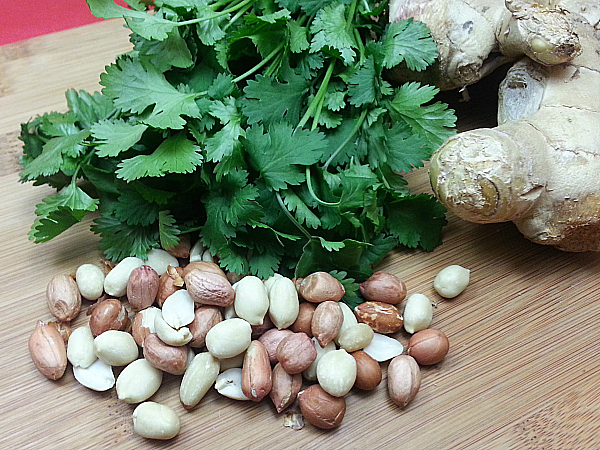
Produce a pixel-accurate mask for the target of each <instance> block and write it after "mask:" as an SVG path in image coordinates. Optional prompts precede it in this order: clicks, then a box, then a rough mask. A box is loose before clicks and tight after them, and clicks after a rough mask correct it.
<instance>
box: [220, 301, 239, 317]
mask: <svg viewBox="0 0 600 450" xmlns="http://www.w3.org/2000/svg"><path fill="white" fill-rule="evenodd" d="M235 317H237V314H236V313H235V308H234V307H233V303H232V304H231V305H229V306H226V307H224V308H223V318H224V319H225V320H227V319H233V318H235Z"/></svg>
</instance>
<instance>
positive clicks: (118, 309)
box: [29, 242, 470, 439]
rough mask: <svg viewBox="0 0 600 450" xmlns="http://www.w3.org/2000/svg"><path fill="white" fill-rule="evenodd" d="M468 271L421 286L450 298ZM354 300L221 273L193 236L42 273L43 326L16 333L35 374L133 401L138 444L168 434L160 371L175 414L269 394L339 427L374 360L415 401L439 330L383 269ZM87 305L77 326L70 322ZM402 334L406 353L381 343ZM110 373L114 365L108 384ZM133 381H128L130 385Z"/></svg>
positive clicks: (173, 418) (449, 270) (438, 343)
mask: <svg viewBox="0 0 600 450" xmlns="http://www.w3.org/2000/svg"><path fill="white" fill-rule="evenodd" d="M469 273H470V272H469V270H468V269H465V268H463V267H461V266H458V265H452V266H448V267H446V268H444V269H442V270H441V271H440V272H439V273H438V274H437V276H436V277H435V280H434V288H435V290H436V291H437V292H438V293H439V294H440V295H441V296H443V297H446V298H451V297H455V296H457V295H458V294H459V293H461V292H462V291H463V290H464V289H465V288H466V286H467V284H468V282H469ZM360 294H361V297H362V299H364V302H363V303H360V304H359V305H358V306H357V307H356V308H354V309H351V308H350V307H349V306H348V305H347V304H346V303H344V302H343V301H342V299H343V297H344V295H345V290H344V286H343V285H342V283H341V282H340V281H338V280H337V279H336V278H335V277H333V276H332V275H331V274H329V273H327V272H315V273H312V274H310V275H308V276H306V277H304V278H301V279H296V280H292V279H290V278H287V277H284V276H282V275H279V274H275V275H274V276H272V277H270V278H269V279H267V280H261V279H259V278H258V277H256V276H252V275H247V276H243V277H241V276H238V275H236V274H234V273H225V272H224V271H223V270H222V269H221V267H220V266H219V265H218V263H217V262H215V260H213V258H212V257H211V256H210V254H209V253H207V252H206V250H205V249H203V248H202V245H201V243H200V242H197V243H196V244H195V245H193V246H192V245H189V242H188V244H187V246H186V245H185V243H183V244H182V245H181V246H179V247H178V248H175V249H171V250H170V251H169V252H167V251H164V250H158V249H155V250H151V251H150V252H149V254H148V255H147V259H145V260H142V259H140V258H136V257H128V258H125V259H123V260H122V261H120V262H119V263H118V264H116V265H114V266H111V267H108V266H107V265H104V266H103V267H102V268H101V267H99V266H96V265H94V264H83V265H82V266H80V267H79V268H78V269H77V271H76V273H75V274H74V275H63V274H59V275H56V276H54V277H53V278H52V280H51V281H50V282H49V284H48V287H47V290H46V299H47V303H48V307H49V310H50V312H51V313H52V315H53V316H54V317H55V318H56V319H57V320H56V321H51V322H47V323H44V322H43V321H38V323H37V324H36V326H35V328H34V331H33V332H32V334H31V336H30V339H29V351H30V355H31V357H32V360H33V362H34V364H35V366H36V368H37V369H38V370H39V371H40V372H41V373H42V374H43V375H44V376H45V377H47V378H49V379H52V380H57V379H59V378H60V377H62V376H63V375H64V373H65V371H66V369H67V366H68V364H69V363H70V365H71V366H72V370H73V375H74V378H75V379H76V380H77V381H78V382H79V383H81V384H82V385H83V386H85V387H87V388H89V389H93V390H96V391H107V390H110V389H112V388H114V389H115V391H116V395H117V397H118V399H119V400H121V401H123V402H126V403H131V404H137V405H138V406H137V407H136V408H135V410H134V412H133V416H132V419H133V430H134V432H135V433H137V434H139V435H140V436H143V437H145V438H149V439H171V438H173V437H174V436H176V435H177V434H178V433H179V431H180V426H181V424H180V418H179V417H178V415H177V413H176V412H175V411H174V410H173V409H172V408H170V407H168V406H166V405H163V404H159V403H156V402H153V401H151V400H149V399H150V398H151V397H152V396H153V395H154V394H155V393H156V392H157V391H158V389H159V388H160V386H161V383H162V379H163V373H165V372H166V373H169V374H173V375H178V376H181V382H180V388H179V396H180V401H181V404H182V405H183V407H184V408H185V409H186V410H191V409H193V408H194V407H196V405H198V404H199V403H200V402H201V400H202V398H203V397H204V396H205V394H206V393H207V392H208V391H209V389H210V388H211V387H214V388H215V389H216V390H217V391H218V392H219V393H220V394H222V395H224V396H227V397H229V398H232V399H235V400H243V401H255V402H259V401H261V400H263V399H264V398H268V399H270V401H271V402H272V403H273V406H274V408H275V409H276V411H277V412H278V413H281V412H283V411H286V410H288V409H289V408H290V406H292V405H293V404H297V405H298V407H299V410H300V413H301V415H296V416H299V417H296V421H295V422H294V423H293V424H292V425H290V426H292V427H294V428H301V427H302V426H303V422H304V421H306V422H308V423H310V424H311V425H313V426H316V427H318V428H322V429H331V428H335V427H337V426H339V425H340V423H341V422H342V419H343V418H344V414H345V412H346V402H345V400H344V396H345V395H346V394H347V393H348V392H350V391H351V389H353V388H356V389H360V390H365V391H371V390H374V389H375V388H376V387H377V386H378V385H379V384H380V383H381V381H382V378H383V377H382V367H381V363H382V362H384V361H389V364H388V366H387V388H388V389H387V390H388V393H389V397H390V399H391V400H392V401H393V402H394V403H395V404H396V405H398V407H400V408H404V407H406V405H408V404H409V403H410V402H411V401H412V400H413V399H414V397H415V396H416V394H417V392H418V390H419V387H420V384H421V374H420V366H421V365H432V364H437V363H439V362H441V361H442V360H443V359H444V358H445V356H446V354H447V353H448V350H449V342H448V338H447V337H446V335H445V334H444V333H443V332H441V331H439V330H436V329H433V328H429V326H430V325H431V323H432V318H433V304H432V302H431V301H430V300H429V299H428V298H427V297H426V296H425V295H423V294H412V295H410V296H407V295H406V294H407V292H406V287H405V285H404V283H403V282H402V281H401V280H400V279H399V278H398V277H396V276H395V275H393V274H390V273H387V272H382V271H379V272H375V273H374V274H373V275H372V276H371V277H370V278H369V279H368V280H366V281H364V282H363V283H361V284H360ZM84 300H86V301H92V302H93V301H95V303H93V304H90V305H89V306H88V308H87V315H88V316H89V320H88V322H87V324H86V325H81V326H78V327H77V328H75V329H71V327H70V323H71V321H73V320H74V319H75V318H77V317H78V316H79V314H80V312H81V311H82V305H83V301H84ZM402 328H403V329H404V330H405V331H406V332H408V333H410V334H411V337H410V340H409V342H408V345H407V348H406V351H405V349H404V346H403V345H402V344H401V343H400V342H399V341H398V339H396V338H395V337H393V336H392V335H393V334H394V333H397V332H399V331H400V330H401V329H402ZM113 367H122V370H120V372H119V375H118V377H115V375H114V371H113ZM140 379H143V380H145V382H144V383H140V382H139V380H140Z"/></svg>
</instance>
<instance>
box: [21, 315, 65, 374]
mask: <svg viewBox="0 0 600 450" xmlns="http://www.w3.org/2000/svg"><path fill="white" fill-rule="evenodd" d="M28 345H29V354H30V355H31V359H32V360H33V364H35V367H36V369H37V370H38V371H39V372H40V373H41V374H42V375H44V376H45V377H46V378H48V379H50V380H58V379H59V378H60V377H62V376H63V375H64V373H65V370H66V369H67V349H66V347H65V342H64V340H63V338H62V336H61V334H60V333H59V332H58V330H57V329H56V328H54V327H51V326H49V325H47V324H45V323H44V322H42V321H41V320H39V321H38V322H37V323H36V325H35V327H34V329H33V332H32V333H31V335H30V336H29V342H28Z"/></svg>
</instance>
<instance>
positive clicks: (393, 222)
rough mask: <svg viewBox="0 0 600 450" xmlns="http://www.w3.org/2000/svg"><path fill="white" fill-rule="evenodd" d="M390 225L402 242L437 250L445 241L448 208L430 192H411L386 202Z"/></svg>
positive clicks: (428, 249) (411, 245)
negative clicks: (442, 236)
mask: <svg viewBox="0 0 600 450" xmlns="http://www.w3.org/2000/svg"><path fill="white" fill-rule="evenodd" d="M385 209H386V216H387V218H388V228H389V230H390V232H391V233H392V235H393V236H394V237H395V238H396V239H398V242H399V243H400V244H402V245H405V246H407V247H410V248H415V247H417V246H421V247H422V248H423V249H424V250H426V251H433V249H435V247H437V246H438V245H439V244H440V243H441V230H442V227H443V226H444V225H446V223H447V221H446V218H445V212H446V209H445V208H444V207H443V206H442V205H441V204H440V203H438V202H437V201H436V200H435V198H434V197H433V196H431V195H428V194H419V195H408V196H406V197H404V198H402V199H399V200H396V201H394V202H392V203H388V204H386V205H385Z"/></svg>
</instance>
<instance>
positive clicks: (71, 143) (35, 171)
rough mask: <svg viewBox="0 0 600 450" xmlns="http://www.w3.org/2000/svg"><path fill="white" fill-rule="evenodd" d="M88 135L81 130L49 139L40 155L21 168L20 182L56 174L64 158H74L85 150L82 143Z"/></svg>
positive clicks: (85, 131)
mask: <svg viewBox="0 0 600 450" xmlns="http://www.w3.org/2000/svg"><path fill="white" fill-rule="evenodd" d="M89 134H90V132H89V130H81V131H78V132H76V133H73V134H66V135H64V136H57V137H54V138H52V139H50V140H49V141H48V142H46V143H45V144H44V146H43V150H42V153H41V154H40V155H39V156H38V157H37V158H35V159H33V160H31V161H29V162H28V163H27V164H26V165H25V166H24V167H23V170H21V173H20V177H21V180H23V181H31V180H34V179H36V178H38V177H40V176H48V175H53V174H55V173H57V172H58V171H59V170H61V168H62V167H63V164H64V163H65V158H66V157H73V158H74V157H76V156H78V155H79V154H81V153H82V152H83V151H84V150H85V147H84V146H83V141H84V140H85V139H86V138H87V137H88V136H89Z"/></svg>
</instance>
